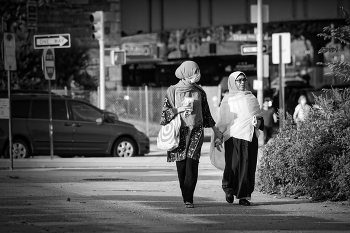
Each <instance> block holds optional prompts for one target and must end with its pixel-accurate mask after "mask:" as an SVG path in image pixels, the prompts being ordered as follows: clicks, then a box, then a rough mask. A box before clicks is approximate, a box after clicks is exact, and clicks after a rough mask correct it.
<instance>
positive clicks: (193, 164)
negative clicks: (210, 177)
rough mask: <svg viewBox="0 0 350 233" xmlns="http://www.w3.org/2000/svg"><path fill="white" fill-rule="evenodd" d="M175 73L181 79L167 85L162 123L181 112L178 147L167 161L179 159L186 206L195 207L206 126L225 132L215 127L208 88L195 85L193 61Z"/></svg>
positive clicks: (196, 77)
mask: <svg viewBox="0 0 350 233" xmlns="http://www.w3.org/2000/svg"><path fill="white" fill-rule="evenodd" d="M175 75H176V77H177V78H179V79H180V81H179V82H178V83H177V84H176V85H172V86H170V87H169V88H168V90H167V92H166V96H165V100H164V104H163V109H162V116H161V123H160V124H161V125H166V124H168V123H169V122H170V121H171V120H172V119H173V118H174V117H175V116H176V115H177V114H181V115H180V116H181V128H180V143H179V146H178V147H177V148H176V149H174V150H172V151H168V153H167V161H168V162H174V161H175V162H176V167H177V173H178V178H179V183H180V189H181V192H182V197H183V201H184V203H185V207H187V208H193V207H194V205H193V194H194V190H195V187H196V184H197V178H198V163H199V158H200V155H201V149H202V145H203V140H204V130H203V127H206V128H213V130H214V133H215V135H216V137H219V138H221V136H222V134H221V133H220V132H219V130H218V129H217V127H215V121H214V120H213V118H212V116H211V113H210V110H209V105H208V102H207V95H206V93H205V91H204V90H203V89H202V88H201V87H200V86H198V85H197V84H196V82H198V81H199V80H200V77H201V74H200V70H199V67H198V65H197V64H196V63H195V62H193V61H185V62H183V63H182V64H181V65H180V66H179V67H178V68H177V70H176V72H175ZM186 98H191V99H192V100H193V107H189V106H186V105H185V106H184V100H185V99H186Z"/></svg>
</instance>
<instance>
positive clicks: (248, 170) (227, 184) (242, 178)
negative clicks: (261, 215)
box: [222, 133, 258, 199]
mask: <svg viewBox="0 0 350 233" xmlns="http://www.w3.org/2000/svg"><path fill="white" fill-rule="evenodd" d="M257 153H258V139H257V137H256V136H255V133H254V134H253V139H252V141H251V142H248V141H245V140H242V139H237V138H233V137H231V138H229V139H228V140H227V141H226V142H225V169H224V174H223V178H222V189H223V190H224V192H225V193H226V194H227V193H229V194H233V195H235V196H236V197H237V199H240V198H250V197H251V194H252V192H253V191H254V186H255V170H256V163H257Z"/></svg>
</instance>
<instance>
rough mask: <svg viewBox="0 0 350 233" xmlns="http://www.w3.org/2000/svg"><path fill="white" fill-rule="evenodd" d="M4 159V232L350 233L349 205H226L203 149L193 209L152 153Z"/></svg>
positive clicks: (263, 198)
mask: <svg viewBox="0 0 350 233" xmlns="http://www.w3.org/2000/svg"><path fill="white" fill-rule="evenodd" d="M7 163H8V161H6V160H3V159H0V168H1V169H2V170H0V232H1V233H3V232H87V233H90V232H203V231H204V232H350V206H349V205H347V204H345V203H310V200H309V199H308V198H300V199H292V198H284V197H283V198H282V197H278V196H272V195H265V194H262V193H258V192H254V193H253V199H252V206H250V207H243V206H240V205H238V201H237V200H235V202H234V203H233V204H228V203H226V201H225V199H224V193H223V191H222V190H221V176H222V172H221V171H218V170H216V169H215V168H214V167H213V166H212V165H211V164H210V161H209V157H208V144H206V145H205V146H204V148H203V155H202V158H201V162H200V165H199V171H200V172H199V181H198V184H197V188H196V191H195V200H194V201H195V208H194V209H186V208H184V205H183V203H182V198H181V193H180V189H179V185H178V181H177V174H176V169H175V164H173V163H166V159H165V153H164V152H163V151H157V150H156V149H154V148H153V149H152V153H150V154H149V155H147V156H144V157H134V158H71V159H61V158H58V157H55V158H54V160H50V158H49V157H46V158H45V157H41V158H33V159H28V160H26V161H20V160H18V161H15V170H13V171H10V170H8V169H7V168H6V167H7V165H8V164H7Z"/></svg>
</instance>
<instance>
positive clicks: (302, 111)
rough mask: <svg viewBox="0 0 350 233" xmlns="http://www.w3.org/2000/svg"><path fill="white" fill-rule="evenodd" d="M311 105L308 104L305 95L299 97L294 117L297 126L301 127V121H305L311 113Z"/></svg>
mask: <svg viewBox="0 0 350 233" xmlns="http://www.w3.org/2000/svg"><path fill="white" fill-rule="evenodd" d="M310 109H311V107H310V105H308V104H307V100H306V97H305V95H301V96H300V97H299V99H298V105H297V106H296V107H295V110H294V114H293V119H294V122H295V123H296V124H297V128H298V129H299V128H300V123H301V122H303V121H304V120H305V118H306V116H307V114H308V113H309V111H310Z"/></svg>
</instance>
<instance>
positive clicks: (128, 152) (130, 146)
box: [112, 138, 136, 157]
mask: <svg viewBox="0 0 350 233" xmlns="http://www.w3.org/2000/svg"><path fill="white" fill-rule="evenodd" d="M135 155H136V145H135V143H134V142H133V140H132V139H130V138H120V139H118V140H117V141H116V142H115V143H114V146H113V151H112V156H113V157H133V156H135Z"/></svg>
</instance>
